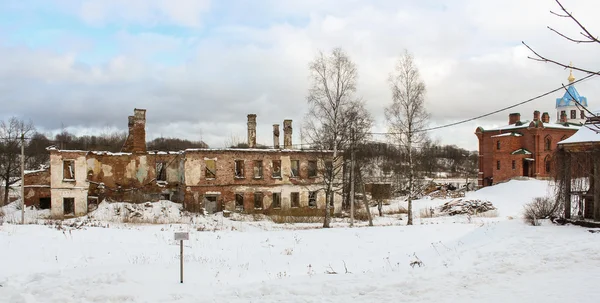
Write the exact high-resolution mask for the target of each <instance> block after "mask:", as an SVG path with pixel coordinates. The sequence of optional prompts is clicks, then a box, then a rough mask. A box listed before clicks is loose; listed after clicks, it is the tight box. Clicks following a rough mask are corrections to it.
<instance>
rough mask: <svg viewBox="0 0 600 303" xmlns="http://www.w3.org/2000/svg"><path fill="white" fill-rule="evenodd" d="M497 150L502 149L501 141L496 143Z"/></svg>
mask: <svg viewBox="0 0 600 303" xmlns="http://www.w3.org/2000/svg"><path fill="white" fill-rule="evenodd" d="M496 149H500V140H498V141H496Z"/></svg>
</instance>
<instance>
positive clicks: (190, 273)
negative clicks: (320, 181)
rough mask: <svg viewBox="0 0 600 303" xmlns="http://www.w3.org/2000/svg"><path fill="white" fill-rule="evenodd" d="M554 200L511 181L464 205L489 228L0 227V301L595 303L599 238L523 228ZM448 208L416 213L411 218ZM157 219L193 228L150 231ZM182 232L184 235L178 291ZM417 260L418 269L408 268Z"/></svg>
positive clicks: (392, 223) (198, 223) (382, 224)
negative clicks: (525, 211)
mask: <svg viewBox="0 0 600 303" xmlns="http://www.w3.org/2000/svg"><path fill="white" fill-rule="evenodd" d="M549 193H550V189H549V186H548V183H547V182H545V181H538V180H528V181H510V182H507V183H504V184H499V185H496V186H493V187H488V188H485V189H482V190H480V191H477V192H469V193H467V197H466V198H473V199H482V200H489V201H491V202H492V203H493V204H494V205H495V206H496V207H497V208H498V216H495V217H493V216H492V217H486V216H482V217H473V218H467V217H465V216H455V217H434V218H418V217H417V218H416V219H415V225H414V226H403V225H404V224H405V222H406V219H405V218H404V219H403V220H399V219H398V215H393V216H392V215H390V216H387V217H384V218H379V217H375V223H376V225H379V226H376V227H357V228H349V227H348V226H347V223H345V222H344V220H341V219H338V220H337V222H336V223H335V224H334V226H335V228H332V229H317V228H316V227H318V225H319V224H315V223H304V224H298V225H291V224H275V223H272V222H270V221H267V220H265V221H253V222H247V221H243V220H245V218H244V217H233V220H230V219H228V218H223V217H222V215H221V214H217V215H214V216H207V217H186V216H181V213H180V212H179V209H178V208H177V206H176V205H173V204H170V203H169V202H166V201H162V202H159V203H158V204H156V203H153V204H155V205H153V206H152V207H150V206H145V207H146V208H148V209H152V211H144V212H142V213H143V214H141V217H140V216H138V218H142V219H143V220H142V219H140V221H144V223H143V224H142V223H137V224H134V223H118V222H116V221H119V220H115V219H114V216H113V215H112V214H113V213H114V212H117V211H116V210H115V209H116V208H118V207H119V205H118V204H111V205H104V206H102V205H101V206H100V207H99V209H98V211H96V212H94V213H92V214H91V215H90V216H89V217H88V218H83V219H80V220H79V221H77V220H70V221H68V222H67V223H69V222H70V223H73V224H72V225H74V226H76V227H77V226H81V225H82V224H83V222H84V221H85V222H86V223H85V224H87V226H86V225H83V226H82V227H80V228H76V227H67V228H65V227H64V226H63V227H60V228H59V229H57V228H56V225H40V224H32V225H24V226H21V225H15V224H8V223H5V224H4V225H2V226H0V302H528V303H529V302H597V298H598V297H599V296H600V288H598V287H597V285H596V284H597V282H598V281H600V271H599V270H596V269H597V268H600V245H598V242H599V241H600V233H590V232H588V230H587V229H585V228H581V227H573V226H554V225H552V224H551V223H549V222H545V223H544V224H543V225H542V226H537V227H533V226H528V225H526V224H525V223H524V222H523V221H522V220H521V219H520V218H519V216H520V213H521V209H522V206H523V204H525V203H527V202H529V201H530V200H531V198H533V197H536V196H544V195H547V194H549ZM448 200H449V199H423V200H418V201H415V214H417V215H418V214H419V210H420V209H422V208H428V207H431V206H438V205H441V204H442V203H444V202H446V201H448ZM403 203H404V202H401V201H395V202H393V203H392V204H391V205H389V206H386V209H388V210H393V208H399V207H400V206H402V205H403ZM15 211H17V210H14V209H13V210H10V209H9V206H7V207H5V208H4V212H5V213H6V214H7V216H14V215H15ZM122 211H123V210H122V208H121V210H118V212H119V213H122ZM28 214H29V217H28V218H30V219H31V220H39V216H40V214H37V213H36V212H34V211H30V210H28ZM148 214H154V215H148ZM160 214H163V215H164V214H166V216H168V217H170V218H171V219H170V220H173V221H176V222H177V221H178V220H190V221H191V223H187V224H156V221H155V219H154V218H157V217H158V216H155V215H160ZM19 218H20V217H19ZM246 219H247V218H246ZM153 221H154V222H153ZM39 222H40V223H42V222H44V221H43V220H39ZM74 222H79V225H78V224H75V223H74ZM94 222H95V223H94ZM179 222H181V221H179ZM93 223H94V224H93ZM149 223H155V224H149ZM90 225H98V226H103V227H91V226H90ZM359 225H360V226H363V225H364V223H363V222H361V223H360V224H359ZM388 225H389V226H388ZM181 230H184V231H189V232H190V240H189V241H186V242H185V247H184V260H185V269H184V275H185V278H184V283H183V284H180V283H179V245H178V243H176V242H175V241H174V240H173V233H174V232H175V231H181ZM416 260H420V261H421V262H422V263H423V265H422V266H421V267H419V266H418V265H415V266H414V267H411V266H410V264H411V262H414V261H416ZM333 272H335V273H333Z"/></svg>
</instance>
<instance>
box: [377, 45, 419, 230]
mask: <svg viewBox="0 0 600 303" xmlns="http://www.w3.org/2000/svg"><path fill="white" fill-rule="evenodd" d="M389 82H390V87H391V90H392V104H390V106H388V107H387V108H386V111H385V117H386V120H387V122H388V129H389V133H390V137H391V139H392V140H394V141H395V142H397V143H398V144H399V145H400V148H401V149H404V150H405V152H406V154H407V155H408V222H407V225H412V224H413V214H412V201H413V199H414V197H415V194H416V193H417V192H418V190H419V189H417V188H416V186H415V185H416V180H417V178H416V177H417V175H416V170H415V166H416V163H417V161H416V159H415V152H414V149H415V147H416V146H415V145H416V144H419V143H422V142H423V141H424V140H425V139H426V133H425V132H423V130H424V129H425V127H426V126H427V122H428V120H429V114H428V113H427V111H426V110H425V90H426V89H425V83H424V82H423V80H421V77H420V76H419V70H418V68H417V66H416V65H415V63H414V59H413V56H412V55H411V54H410V53H409V52H408V51H406V50H405V51H404V54H403V55H402V57H400V59H398V61H397V63H396V66H395V69H394V71H393V72H392V73H391V74H390V77H389Z"/></svg>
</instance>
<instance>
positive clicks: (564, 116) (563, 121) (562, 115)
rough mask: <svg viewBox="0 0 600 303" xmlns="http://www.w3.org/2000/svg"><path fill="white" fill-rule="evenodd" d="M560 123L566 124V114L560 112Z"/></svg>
mask: <svg viewBox="0 0 600 303" xmlns="http://www.w3.org/2000/svg"><path fill="white" fill-rule="evenodd" d="M560 123H567V113H565V112H562V113H561V114H560Z"/></svg>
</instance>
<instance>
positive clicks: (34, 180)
mask: <svg viewBox="0 0 600 303" xmlns="http://www.w3.org/2000/svg"><path fill="white" fill-rule="evenodd" d="M23 185H24V187H25V205H27V206H35V207H38V208H39V207H40V199H50V170H49V169H44V170H40V171H35V172H30V173H27V174H25V180H24V184H23Z"/></svg>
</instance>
